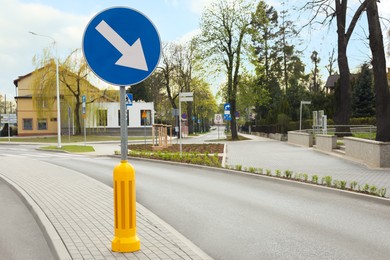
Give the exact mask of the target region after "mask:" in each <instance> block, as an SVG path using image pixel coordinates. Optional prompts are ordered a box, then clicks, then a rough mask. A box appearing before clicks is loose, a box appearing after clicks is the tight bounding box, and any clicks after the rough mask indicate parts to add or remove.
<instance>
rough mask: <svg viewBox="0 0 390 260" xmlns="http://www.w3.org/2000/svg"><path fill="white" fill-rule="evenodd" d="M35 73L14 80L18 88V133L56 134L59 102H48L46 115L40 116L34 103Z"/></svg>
mask: <svg viewBox="0 0 390 260" xmlns="http://www.w3.org/2000/svg"><path fill="white" fill-rule="evenodd" d="M32 83H33V73H32V72H31V73H29V74H27V75H24V76H20V77H18V79H15V80H14V85H15V87H16V89H17V96H16V97H15V99H16V115H17V124H18V135H19V136H29V135H55V134H57V108H56V106H57V103H56V102H53V103H52V104H50V105H49V104H46V105H45V106H46V107H45V108H44V113H43V114H45V116H43V115H42V116H39V115H38V114H39V113H38V111H37V110H36V109H35V108H34V104H33V91H32V89H31V85H32Z"/></svg>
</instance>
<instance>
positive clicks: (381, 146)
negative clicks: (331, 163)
mask: <svg viewBox="0 0 390 260" xmlns="http://www.w3.org/2000/svg"><path fill="white" fill-rule="evenodd" d="M344 144H345V155H346V156H348V157H351V158H354V159H358V160H360V161H363V162H365V163H367V164H369V165H371V166H374V167H390V142H389V143H385V142H378V141H373V140H367V139H361V138H355V137H344Z"/></svg>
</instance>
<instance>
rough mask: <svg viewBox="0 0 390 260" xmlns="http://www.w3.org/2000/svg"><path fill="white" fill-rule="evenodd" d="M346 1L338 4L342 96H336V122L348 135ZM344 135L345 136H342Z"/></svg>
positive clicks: (349, 91) (348, 83)
mask: <svg viewBox="0 0 390 260" xmlns="http://www.w3.org/2000/svg"><path fill="white" fill-rule="evenodd" d="M346 8H347V6H346V1H343V2H342V3H336V12H337V46H338V65H339V70H340V82H339V83H340V95H339V96H336V97H335V98H336V104H337V107H336V113H335V116H334V122H335V124H336V125H342V126H344V127H337V128H336V132H339V133H340V132H341V133H346V132H349V128H348V127H346V126H347V125H348V124H349V117H350V114H351V105H350V103H351V79H350V73H349V65H348V58H347V46H348V38H347V36H346V33H345V28H346V27H345V24H346ZM341 135H344V134H341Z"/></svg>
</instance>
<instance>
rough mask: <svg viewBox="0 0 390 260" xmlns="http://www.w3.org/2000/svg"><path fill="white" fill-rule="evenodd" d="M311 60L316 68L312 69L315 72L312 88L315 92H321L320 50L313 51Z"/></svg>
mask: <svg viewBox="0 0 390 260" xmlns="http://www.w3.org/2000/svg"><path fill="white" fill-rule="evenodd" d="M310 58H311V61H312V62H313V64H314V68H313V70H312V74H313V87H312V88H311V90H312V91H314V92H319V91H320V86H319V85H320V84H319V82H318V74H319V69H318V63H320V61H321V59H320V57H318V52H317V51H313V53H312V54H311V56H310Z"/></svg>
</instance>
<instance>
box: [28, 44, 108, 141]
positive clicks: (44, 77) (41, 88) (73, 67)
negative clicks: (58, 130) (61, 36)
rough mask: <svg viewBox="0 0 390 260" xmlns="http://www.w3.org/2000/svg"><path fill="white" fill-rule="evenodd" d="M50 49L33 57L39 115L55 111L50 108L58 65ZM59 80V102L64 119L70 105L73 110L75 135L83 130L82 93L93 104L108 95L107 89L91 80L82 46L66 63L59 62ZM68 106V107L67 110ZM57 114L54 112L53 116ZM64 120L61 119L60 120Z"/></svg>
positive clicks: (35, 100) (34, 99)
mask: <svg viewBox="0 0 390 260" xmlns="http://www.w3.org/2000/svg"><path fill="white" fill-rule="evenodd" d="M51 57H52V55H51V53H50V50H48V49H45V50H44V52H43V56H42V57H34V60H33V61H34V63H35V65H36V66H37V69H36V70H35V71H34V72H33V76H34V81H33V83H32V90H33V103H34V107H35V109H36V110H37V112H38V115H43V114H50V115H51V114H52V113H53V111H52V110H48V109H47V108H50V107H52V106H53V104H54V102H56V87H54V86H55V85H56V65H55V61H54V60H53V59H52V58H51ZM58 62H59V63H60V64H59V80H60V101H59V102H61V107H62V109H61V114H62V116H61V118H67V114H66V113H67V111H68V109H67V108H68V107H70V108H71V110H72V111H73V113H74V119H75V120H74V124H75V132H76V134H80V133H81V126H82V124H81V105H82V96H83V95H85V96H86V97H87V102H86V103H87V104H90V103H93V102H95V101H97V100H99V99H100V98H102V97H105V98H107V99H111V98H110V97H108V96H106V91H107V90H100V89H98V88H96V87H94V86H93V85H92V84H91V83H90V82H89V81H88V76H89V74H90V72H91V71H90V69H89V68H88V66H87V64H86V62H85V60H84V58H82V55H81V52H80V50H79V49H77V50H74V51H73V52H72V53H71V54H70V55H69V56H68V57H67V58H66V59H65V61H64V62H62V63H61V62H60V61H58ZM65 108H66V109H65ZM53 116H54V115H53ZM60 123H61V122H60Z"/></svg>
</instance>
